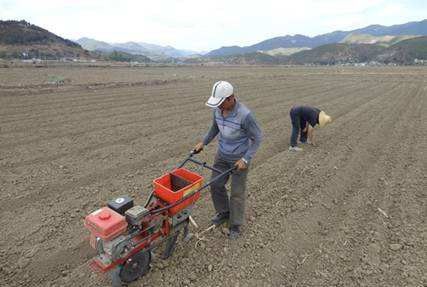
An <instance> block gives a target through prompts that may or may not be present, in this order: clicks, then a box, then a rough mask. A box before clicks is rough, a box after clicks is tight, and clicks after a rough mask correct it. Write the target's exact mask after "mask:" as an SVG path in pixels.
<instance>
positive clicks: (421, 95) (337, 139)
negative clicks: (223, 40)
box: [0, 67, 427, 287]
mask: <svg viewBox="0 0 427 287" xmlns="http://www.w3.org/2000/svg"><path fill="white" fill-rule="evenodd" d="M50 75H56V76H61V77H63V78H65V79H68V80H67V81H66V82H65V83H63V84H61V85H60V86H48V84H47V83H46V81H47V80H46V79H47V78H48V77H49V76H50ZM219 79H227V80H229V81H231V82H232V83H233V84H234V85H235V86H236V88H237V93H236V94H237V95H238V96H239V98H240V100H241V101H242V102H244V103H245V104H246V105H247V106H249V107H250V108H251V109H252V111H253V112H254V113H255V115H256V118H257V119H258V121H259V123H260V125H261V127H262V130H263V132H264V137H265V139H264V142H263V144H262V146H261V148H260V150H259V151H258V153H257V155H256V158H255V160H254V162H253V165H252V168H251V171H250V175H249V182H248V207H247V216H246V217H247V224H246V225H245V227H244V230H243V236H242V237H241V238H240V240H238V241H235V242H230V241H229V240H228V239H227V238H226V236H225V235H224V234H223V233H222V232H221V230H220V229H217V230H214V231H212V232H211V233H209V234H208V235H207V236H206V239H207V240H206V241H202V242H201V243H200V244H198V245H197V247H196V244H195V243H196V241H195V239H193V240H192V241H190V242H189V243H184V242H182V240H181V241H180V242H179V246H178V249H177V250H176V252H175V253H174V255H173V256H172V258H170V259H168V260H166V261H162V260H161V259H158V258H156V259H155V260H154V261H153V264H152V269H151V272H150V273H149V274H148V275H147V276H145V277H144V278H142V279H140V280H139V281H137V282H135V283H133V284H131V286H156V287H157V286H427V275H426V274H427V224H426V218H427V155H426V151H427V80H426V79H427V70H426V69H422V68H397V67H394V68H366V69H356V68H284V67H276V68H269V67H210V68H207V67H198V68H196V67H185V68H160V67H159V68H139V69H138V68H133V69H132V68H61V67H57V68H48V69H36V68H9V69H0V122H1V124H0V199H1V202H2V207H1V216H0V224H1V226H2V228H1V231H2V235H1V236H0V285H1V286H108V284H109V283H108V280H106V279H103V278H102V277H100V276H99V275H97V274H95V273H92V272H91V270H90V269H89V268H88V266H87V262H88V260H89V259H90V257H91V256H92V255H93V251H92V250H91V249H90V247H89V244H88V242H87V241H86V238H87V236H88V233H87V231H86V230H85V229H84V227H83V224H82V223H83V218H84V216H85V215H87V214H88V213H89V212H91V211H93V210H94V209H97V208H98V207H100V206H103V205H104V204H105V203H106V202H107V201H108V200H110V199H112V198H114V197H116V196H119V195H123V194H127V195H130V196H133V197H134V198H135V200H136V202H137V203H142V202H143V200H144V199H145V198H146V196H147V194H148V193H149V191H150V190H151V181H152V180H153V179H154V178H156V177H158V176H160V175H162V174H163V173H164V172H165V171H167V170H169V169H171V168H172V167H173V166H174V165H175V164H177V163H178V162H179V161H180V160H181V159H183V158H184V157H185V155H186V154H187V152H188V151H189V150H190V149H191V148H192V147H193V146H194V144H195V143H196V142H197V141H198V140H199V139H200V138H201V136H202V135H203V134H204V133H205V132H206V130H207V128H208V126H209V124H210V122H211V112H210V110H209V109H208V108H207V107H205V106H204V102H205V100H206V99H207V97H208V96H209V93H210V88H211V85H212V83H213V82H214V81H215V80H219ZM296 103H307V104H311V105H314V106H318V107H320V108H322V109H324V110H325V111H327V112H328V113H329V114H331V115H332V116H333V118H334V119H335V121H334V122H333V123H332V124H331V125H330V126H328V127H327V128H325V129H323V130H318V131H317V138H318V146H317V147H311V146H308V147H304V151H303V152H301V153H289V152H288V151H287V148H288V141H289V133H290V121H289V116H288V111H289V109H290V107H291V106H292V105H293V104H296ZM215 151H216V143H212V144H211V145H210V146H208V147H207V149H206V151H205V152H204V153H203V154H202V155H201V157H202V159H204V160H207V161H208V162H212V160H213V155H214V153H215ZM212 214H213V208H212V205H211V202H210V199H209V196H208V193H207V192H206V193H205V195H204V197H202V199H201V200H200V201H199V202H198V203H197V207H196V209H195V211H194V218H195V219H196V221H197V222H198V224H199V225H200V226H202V227H207V226H208V224H209V218H210V217H211V215H212ZM192 232H197V230H195V229H194V228H193V229H192Z"/></svg>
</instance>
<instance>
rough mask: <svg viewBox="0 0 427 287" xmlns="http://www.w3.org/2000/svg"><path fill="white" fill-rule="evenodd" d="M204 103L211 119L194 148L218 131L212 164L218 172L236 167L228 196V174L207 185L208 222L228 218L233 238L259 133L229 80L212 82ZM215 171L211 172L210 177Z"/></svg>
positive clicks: (241, 217) (240, 218)
mask: <svg viewBox="0 0 427 287" xmlns="http://www.w3.org/2000/svg"><path fill="white" fill-rule="evenodd" d="M206 105H207V106H208V107H211V108H213V122H212V125H211V128H210V129H209V131H208V133H207V134H206V135H205V137H204V139H203V141H201V142H199V143H198V144H197V145H196V146H195V148H194V150H195V151H196V152H200V151H201V150H202V149H203V147H204V146H205V145H207V144H209V143H210V142H211V141H212V140H213V139H214V138H215V137H216V136H217V135H218V134H219V147H218V152H217V154H216V156H215V162H214V165H213V166H214V167H215V168H216V169H217V170H220V171H225V170H227V169H230V168H232V167H233V166H235V167H236V168H237V170H236V171H235V172H233V173H232V174H231V191H230V196H228V195H227V189H226V188H225V185H226V183H227V181H228V179H229V177H230V176H224V177H222V178H220V179H219V180H217V181H216V182H214V183H212V184H211V195H212V201H213V204H214V207H215V210H216V212H217V213H216V215H215V216H214V217H213V218H212V222H213V223H214V224H215V225H221V224H222V223H224V222H226V221H227V220H228V221H229V231H230V232H229V238H230V239H236V238H238V237H239V235H240V232H241V230H240V227H241V225H242V224H243V221H244V212H245V200H246V178H247V174H248V167H249V164H250V162H251V159H252V158H253V156H254V155H255V152H256V151H257V149H258V147H259V145H260V143H261V139H262V133H261V130H260V128H259V126H258V124H257V122H256V120H255V118H254V116H253V114H252V113H251V111H250V110H249V109H248V108H247V107H246V106H245V105H243V104H242V103H240V102H239V101H238V100H237V98H236V97H235V96H234V90H233V86H232V85H231V84H230V83H229V82H226V81H219V82H216V83H215V84H214V85H213V88H212V95H211V97H210V98H209V100H208V101H207V102H206ZM218 174H219V173H218V172H216V171H213V172H212V178H214V177H215V176H217V175H218Z"/></svg>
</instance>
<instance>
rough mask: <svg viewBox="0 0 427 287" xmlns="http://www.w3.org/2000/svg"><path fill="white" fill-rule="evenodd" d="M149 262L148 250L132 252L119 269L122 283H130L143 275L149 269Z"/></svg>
mask: <svg viewBox="0 0 427 287" xmlns="http://www.w3.org/2000/svg"><path fill="white" fill-rule="evenodd" d="M150 263H151V252H150V251H140V252H138V253H136V254H134V255H133V256H131V257H130V258H129V259H128V260H126V262H125V263H124V264H123V266H121V270H120V272H119V277H120V280H121V281H122V282H124V283H130V282H132V281H135V280H137V279H138V278H139V277H142V276H144V275H145V274H147V273H148V271H150ZM113 281H114V280H113Z"/></svg>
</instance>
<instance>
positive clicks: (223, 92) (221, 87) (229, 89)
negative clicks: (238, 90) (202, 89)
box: [206, 81, 234, 108]
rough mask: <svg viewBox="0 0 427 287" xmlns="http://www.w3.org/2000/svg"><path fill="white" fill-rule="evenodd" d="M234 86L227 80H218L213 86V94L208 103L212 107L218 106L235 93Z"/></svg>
mask: <svg viewBox="0 0 427 287" xmlns="http://www.w3.org/2000/svg"><path fill="white" fill-rule="evenodd" d="M233 93H234V89H233V86H232V85H231V84H230V83H229V82H226V81H218V82H216V83H215V84H214V85H213V87H212V94H211V97H210V98H209V100H208V101H207V102H206V105H207V106H208V107H211V108H216V107H218V106H219V105H221V104H222V102H223V101H224V100H225V99H226V98H228V97H229V96H231V95H233Z"/></svg>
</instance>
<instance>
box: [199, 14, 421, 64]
mask: <svg viewBox="0 0 427 287" xmlns="http://www.w3.org/2000/svg"><path fill="white" fill-rule="evenodd" d="M360 34H365V35H371V36H399V35H417V36H426V35H427V19H426V20H423V21H419V22H409V23H406V24H401V25H393V26H381V25H371V26H367V27H364V28H361V29H356V30H352V31H335V32H332V33H327V34H323V35H318V36H315V37H307V36H304V35H299V34H297V35H294V36H290V35H287V36H282V37H275V38H272V39H268V40H265V41H262V42H259V43H257V44H254V45H251V46H246V47H239V46H231V47H222V48H219V49H216V50H212V51H210V52H209V53H207V54H206V56H207V57H216V56H229V55H238V54H246V53H254V52H259V51H269V50H273V49H278V48H315V47H318V46H322V45H326V44H333V43H340V42H342V41H343V40H344V39H345V38H346V37H348V36H349V35H360Z"/></svg>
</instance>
